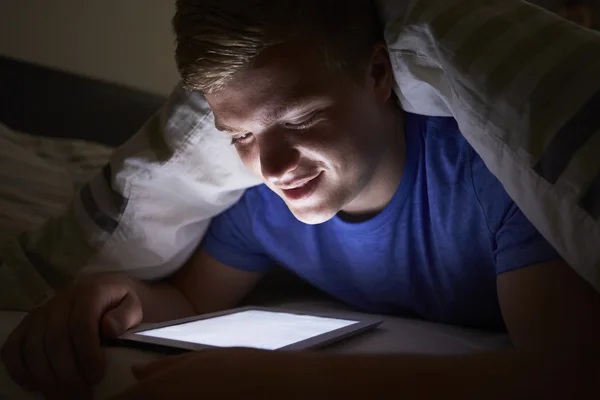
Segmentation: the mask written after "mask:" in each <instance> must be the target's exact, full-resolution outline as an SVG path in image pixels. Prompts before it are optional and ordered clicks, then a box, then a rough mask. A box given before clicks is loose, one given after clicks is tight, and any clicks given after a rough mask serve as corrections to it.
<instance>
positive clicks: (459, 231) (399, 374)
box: [2, 0, 600, 399]
mask: <svg viewBox="0 0 600 400" xmlns="http://www.w3.org/2000/svg"><path fill="white" fill-rule="evenodd" d="M338 11H339V10H338V8H337V2H336V1H333V0H331V1H329V0H320V1H304V2H294V1H252V2H250V1H249V2H234V1H231V2H229V1H223V0H221V1H209V0H206V1H194V0H180V1H179V2H178V12H177V15H176V17H175V19H174V27H175V31H176V33H177V38H178V48H177V55H176V57H177V61H178V65H179V69H180V71H181V74H182V78H183V82H184V83H185V84H186V85H187V86H188V87H189V88H193V89H196V90H200V91H202V92H203V93H204V94H205V96H206V99H207V100H208V102H209V103H210V106H211V108H212V110H213V112H214V116H215V125H216V126H217V128H218V129H220V130H223V131H226V132H228V134H229V135H230V136H231V140H232V144H233V145H234V146H235V148H236V150H237V152H238V155H239V157H240V159H241V160H242V161H243V163H244V164H245V165H246V167H247V168H248V169H249V170H251V171H252V172H254V173H255V174H256V175H257V176H259V177H260V178H261V179H262V180H263V181H264V183H265V185H263V186H259V187H257V188H253V189H249V190H248V191H247V192H246V193H245V194H244V196H243V197H242V199H241V200H240V201H239V202H238V203H237V204H236V205H235V206H234V207H232V208H231V209H229V210H227V211H226V212H224V213H223V214H221V215H220V216H219V217H217V218H216V219H215V220H214V221H213V223H212V226H211V228H210V231H209V233H208V235H207V237H206V239H205V241H204V242H203V244H202V250H201V251H199V252H197V253H196V254H195V255H194V257H193V258H192V259H191V260H190V261H189V262H188V263H187V265H186V266H185V267H184V268H182V269H181V270H180V271H178V272H177V273H176V274H174V275H173V276H172V277H170V278H169V279H168V280H165V281H163V282H160V283H154V284H148V283H142V282H140V281H136V280H134V279H132V278H129V277H126V276H123V275H102V276H95V277H94V276H92V277H88V278H86V279H82V280H80V281H79V282H77V283H76V284H75V285H73V286H72V287H71V288H70V289H68V290H65V291H64V292H62V293H60V294H58V295H57V296H55V297H54V298H53V299H52V300H50V301H48V302H47V303H46V304H45V305H44V306H42V307H40V308H38V309H37V310H35V311H34V312H32V313H30V314H29V315H28V316H27V317H26V318H25V320H24V321H23V322H22V323H21V325H20V326H19V327H18V328H17V329H16V330H15V332H13V334H12V335H11V337H10V338H9V339H8V341H7V342H6V344H5V346H4V348H3V351H2V357H3V361H4V363H5V364H6V366H7V369H8V371H9V373H10V374H11V376H12V377H13V379H15V381H17V382H18V383H20V384H21V385H23V386H25V387H28V388H32V389H35V390H40V391H42V392H44V393H45V394H47V395H48V396H57V395H58V396H59V395H61V394H63V393H65V392H68V393H75V394H76V395H77V396H80V397H81V396H83V395H85V394H86V393H88V391H89V386H90V385H92V384H94V383H96V382H98V380H99V379H100V378H101V376H102V365H103V358H102V357H103V356H102V353H101V351H100V346H99V344H100V338H101V336H102V335H106V336H114V335H119V334H121V333H122V332H123V331H124V330H126V329H128V328H130V327H132V326H134V325H136V324H138V323H139V322H140V321H142V320H144V321H162V320H168V319H174V318H180V317H184V316H189V315H193V314H198V313H205V312H210V311H215V310H220V309H224V308H228V307H233V306H235V305H236V304H237V303H238V302H239V301H240V299H241V298H242V297H243V296H244V295H245V294H247V293H248V291H249V290H250V289H251V288H252V287H253V286H254V285H255V284H256V283H257V282H258V281H259V280H260V278H261V277H262V276H263V275H264V273H265V271H266V270H267V269H268V268H269V267H270V266H272V265H275V264H279V265H282V266H284V267H286V268H287V269H289V270H291V271H293V272H294V273H296V274H298V275H300V276H301V277H303V278H304V279H306V280H308V281H309V282H311V283H312V284H314V285H315V286H318V287H320V288H321V289H323V290H325V291H327V292H328V293H330V294H332V295H333V296H335V297H337V298H339V299H341V300H343V301H345V302H347V303H349V304H351V305H353V306H355V307H357V308H360V309H363V310H367V311H371V312H380V313H390V314H402V315H407V314H409V315H415V316H418V317H421V318H425V319H429V320H432V321H439V322H445V323H453V324H459V325H466V326H476V327H484V328H494V329H504V328H506V329H508V332H509V334H510V335H511V338H512V341H513V343H514V349H512V350H507V351H505V352H498V353H493V354H492V353H490V354H480V355H473V356H456V357H419V356H402V355H394V356H392V355H389V356H376V355H372V356H338V355H325V354H319V353H275V352H263V351H248V350H239V349H227V350H214V351H206V352H200V353H198V354H193V355H188V356H185V357H183V359H179V362H177V360H176V361H167V362H166V363H167V364H169V365H170V367H169V368H167V369H166V370H165V371H164V372H163V373H160V374H156V375H154V372H155V371H156V370H157V369H158V370H162V369H163V368H164V364H158V365H155V366H153V367H149V368H145V369H141V370H136V374H138V375H139V376H149V375H153V377H151V378H148V379H146V380H143V381H142V383H140V385H138V386H137V387H134V388H133V389H132V391H131V392H129V393H128V394H126V395H125V396H126V397H125V398H131V397H133V398H164V397H167V396H171V397H175V398H183V397H184V396H186V395H187V396H189V397H190V398H192V397H193V398H195V397H198V396H201V395H207V396H216V395H218V396H220V397H243V398H247V397H259V398H270V397H272V398H287V397H298V398H305V397H318V396H322V397H341V396H353V397H357V396H361V397H367V396H369V397H376V398H377V397H382V396H384V395H390V396H391V395H394V396H398V395H400V396H402V397H408V398H439V397H441V396H448V395H450V396H456V397H459V396H462V397H464V398H473V399H479V398H516V397H524V398H548V397H551V396H557V398H570V397H572V396H578V395H582V394H589V393H590V390H592V389H597V388H594V384H595V382H597V379H596V378H597V377H598V374H599V371H598V370H597V365H596V362H597V360H598V356H599V351H600V347H599V344H598V340H597V338H598V336H599V334H600V296H599V295H598V294H597V293H596V292H595V291H594V290H593V289H592V288H591V287H590V286H589V285H588V284H587V283H586V282H585V281H583V280H582V279H581V278H580V277H579V276H578V275H576V273H575V272H574V271H573V270H572V269H571V268H569V266H568V265H566V263H565V262H564V261H562V260H561V259H560V258H559V257H558V255H557V253H556V252H555V251H554V249H553V248H552V247H551V246H550V245H549V244H548V243H547V242H546V241H545V240H544V239H543V238H542V237H541V236H540V234H539V233H538V232H537V231H536V230H535V228H534V227H533V226H532V225H531V224H530V223H529V221H528V220H527V219H526V218H525V217H524V216H523V214H522V213H521V212H520V211H519V209H518V208H517V207H516V206H515V204H514V203H513V202H512V200H511V199H510V197H509V196H508V195H507V194H506V192H505V191H504V189H503V187H502V185H501V184H500V183H499V182H498V181H497V180H496V179H495V178H494V176H493V175H492V174H491V173H490V172H489V171H488V170H487V169H486V167H485V165H484V164H483V162H482V161H481V159H480V158H479V157H478V156H477V155H476V153H475V152H474V151H473V149H472V148H471V147H470V146H469V145H468V144H467V142H466V141H465V139H464V138H463V137H462V136H461V135H460V132H459V130H458V127H457V124H456V122H455V121H454V120H453V119H450V118H441V117H440V118H436V117H423V116H419V115H415V114H410V113H404V112H403V111H402V110H401V109H400V108H399V107H398V105H397V103H396V100H395V98H394V96H393V95H392V86H393V73H392V70H391V66H390V61H389V58H388V54H387V51H386V48H385V46H384V44H383V42H382V41H381V39H380V37H379V35H378V32H379V29H378V28H377V24H376V22H375V18H374V13H373V10H372V8H371V4H370V2H369V1H366V0H365V1H358V0H357V1H353V2H344V13H340V12H338ZM315 44H318V45H315ZM433 383H435V385H434V384H433ZM127 396H130V397H127Z"/></svg>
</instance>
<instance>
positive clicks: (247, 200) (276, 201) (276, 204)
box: [226, 184, 287, 220]
mask: <svg viewBox="0 0 600 400" xmlns="http://www.w3.org/2000/svg"><path fill="white" fill-rule="evenodd" d="M286 209H287V206H286V205H285V203H284V201H283V200H282V199H281V198H280V197H279V196H278V195H277V194H276V193H275V192H273V191H272V190H271V189H269V188H268V187H267V185H265V184H262V185H258V186H254V187H251V188H249V189H246V191H245V192H244V194H243V195H242V197H241V198H240V200H239V201H238V202H237V203H236V204H234V205H233V206H232V207H231V208H230V209H229V210H227V211H226V212H227V213H229V214H231V215H235V214H240V213H244V214H246V215H247V216H248V218H250V219H251V220H255V217H256V216H257V215H264V214H265V212H264V211H265V210H269V213H275V214H278V213H280V212H281V211H284V210H286Z"/></svg>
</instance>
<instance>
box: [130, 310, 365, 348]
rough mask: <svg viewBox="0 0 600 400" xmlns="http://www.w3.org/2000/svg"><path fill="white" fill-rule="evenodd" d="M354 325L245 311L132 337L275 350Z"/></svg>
mask: <svg viewBox="0 0 600 400" xmlns="http://www.w3.org/2000/svg"><path fill="white" fill-rule="evenodd" d="M355 323H358V321H351V320H346V319H337V318H326V317H315V316H311V315H298V314H291V313H285V312H272V311H263V310H249V311H240V312H237V313H233V314H228V315H223V316H218V317H214V318H208V319H201V320H197V321H191V322H187V323H183V324H178V325H171V326H166V327H162V328H156V329H150V330H146V331H140V332H136V334H137V335H142V336H150V337H156V338H162V339H171V340H180V341H182V342H189V343H197V344H204V345H208V346H216V347H253V348H257V349H265V350H276V349H279V348H282V347H285V346H288V345H291V344H293V343H296V342H300V341H302V340H306V339H310V338H312V337H314V336H318V335H321V334H324V333H327V332H331V331H333V330H336V329H340V328H344V327H346V326H349V325H352V324H355Z"/></svg>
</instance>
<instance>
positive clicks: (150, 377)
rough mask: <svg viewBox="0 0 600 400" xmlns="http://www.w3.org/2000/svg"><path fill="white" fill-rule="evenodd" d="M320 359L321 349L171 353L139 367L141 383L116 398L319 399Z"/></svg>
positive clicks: (149, 399) (116, 399)
mask: <svg viewBox="0 0 600 400" xmlns="http://www.w3.org/2000/svg"><path fill="white" fill-rule="evenodd" d="M316 357H317V355H316V353H299V352H293V353H292V352H276V351H264V350H253V349H236V348H233V349H229V348H228V349H207V350H201V351H198V352H194V353H186V354H182V355H178V356H174V357H167V358H163V359H161V360H158V361H155V362H152V363H150V364H147V365H144V366H133V367H132V372H133V375H134V376H135V378H136V379H138V383H137V384H136V385H134V386H133V387H131V388H130V389H128V390H126V391H125V392H123V393H122V394H120V395H118V396H116V397H115V398H114V399H113V400H137V399H140V400H141V399H144V400H151V399H167V398H173V399H197V398H219V399H253V398H259V399H281V398H290V397H298V398H305V397H306V396H304V394H307V395H308V393H310V397H311V398H314V396H313V395H314V393H319V391H318V390H311V389H315V388H316V386H317V385H318V382H317V381H316V380H315V379H313V378H314V376H315V375H316V376H319V375H320V374H318V369H315V368H314V365H315V363H314V362H313V361H317V362H318V360H317V359H316ZM313 372H315V373H316V374H312V373H313ZM294 382H298V385H294ZM321 393H324V394H326V391H322V392H321ZM317 397H318V396H317Z"/></svg>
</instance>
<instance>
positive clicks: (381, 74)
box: [367, 42, 394, 104]
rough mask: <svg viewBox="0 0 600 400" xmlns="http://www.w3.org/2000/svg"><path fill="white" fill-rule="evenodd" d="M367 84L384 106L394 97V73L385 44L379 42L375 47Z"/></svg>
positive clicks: (370, 61) (369, 66) (368, 69)
mask: <svg viewBox="0 0 600 400" xmlns="http://www.w3.org/2000/svg"><path fill="white" fill-rule="evenodd" d="M367 73H368V75H369V76H368V77H367V82H368V84H369V86H370V87H371V88H372V90H373V94H374V95H375V98H376V99H377V100H378V101H379V102H381V104H384V103H386V102H387V101H388V99H389V98H390V96H391V95H392V88H393V86H394V72H393V70H392V63H391V62H390V56H389V53H388V50H387V47H386V45H385V43H383V42H377V43H376V44H375V45H373V51H372V53H371V59H370V60H369V64H368V68H367Z"/></svg>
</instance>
